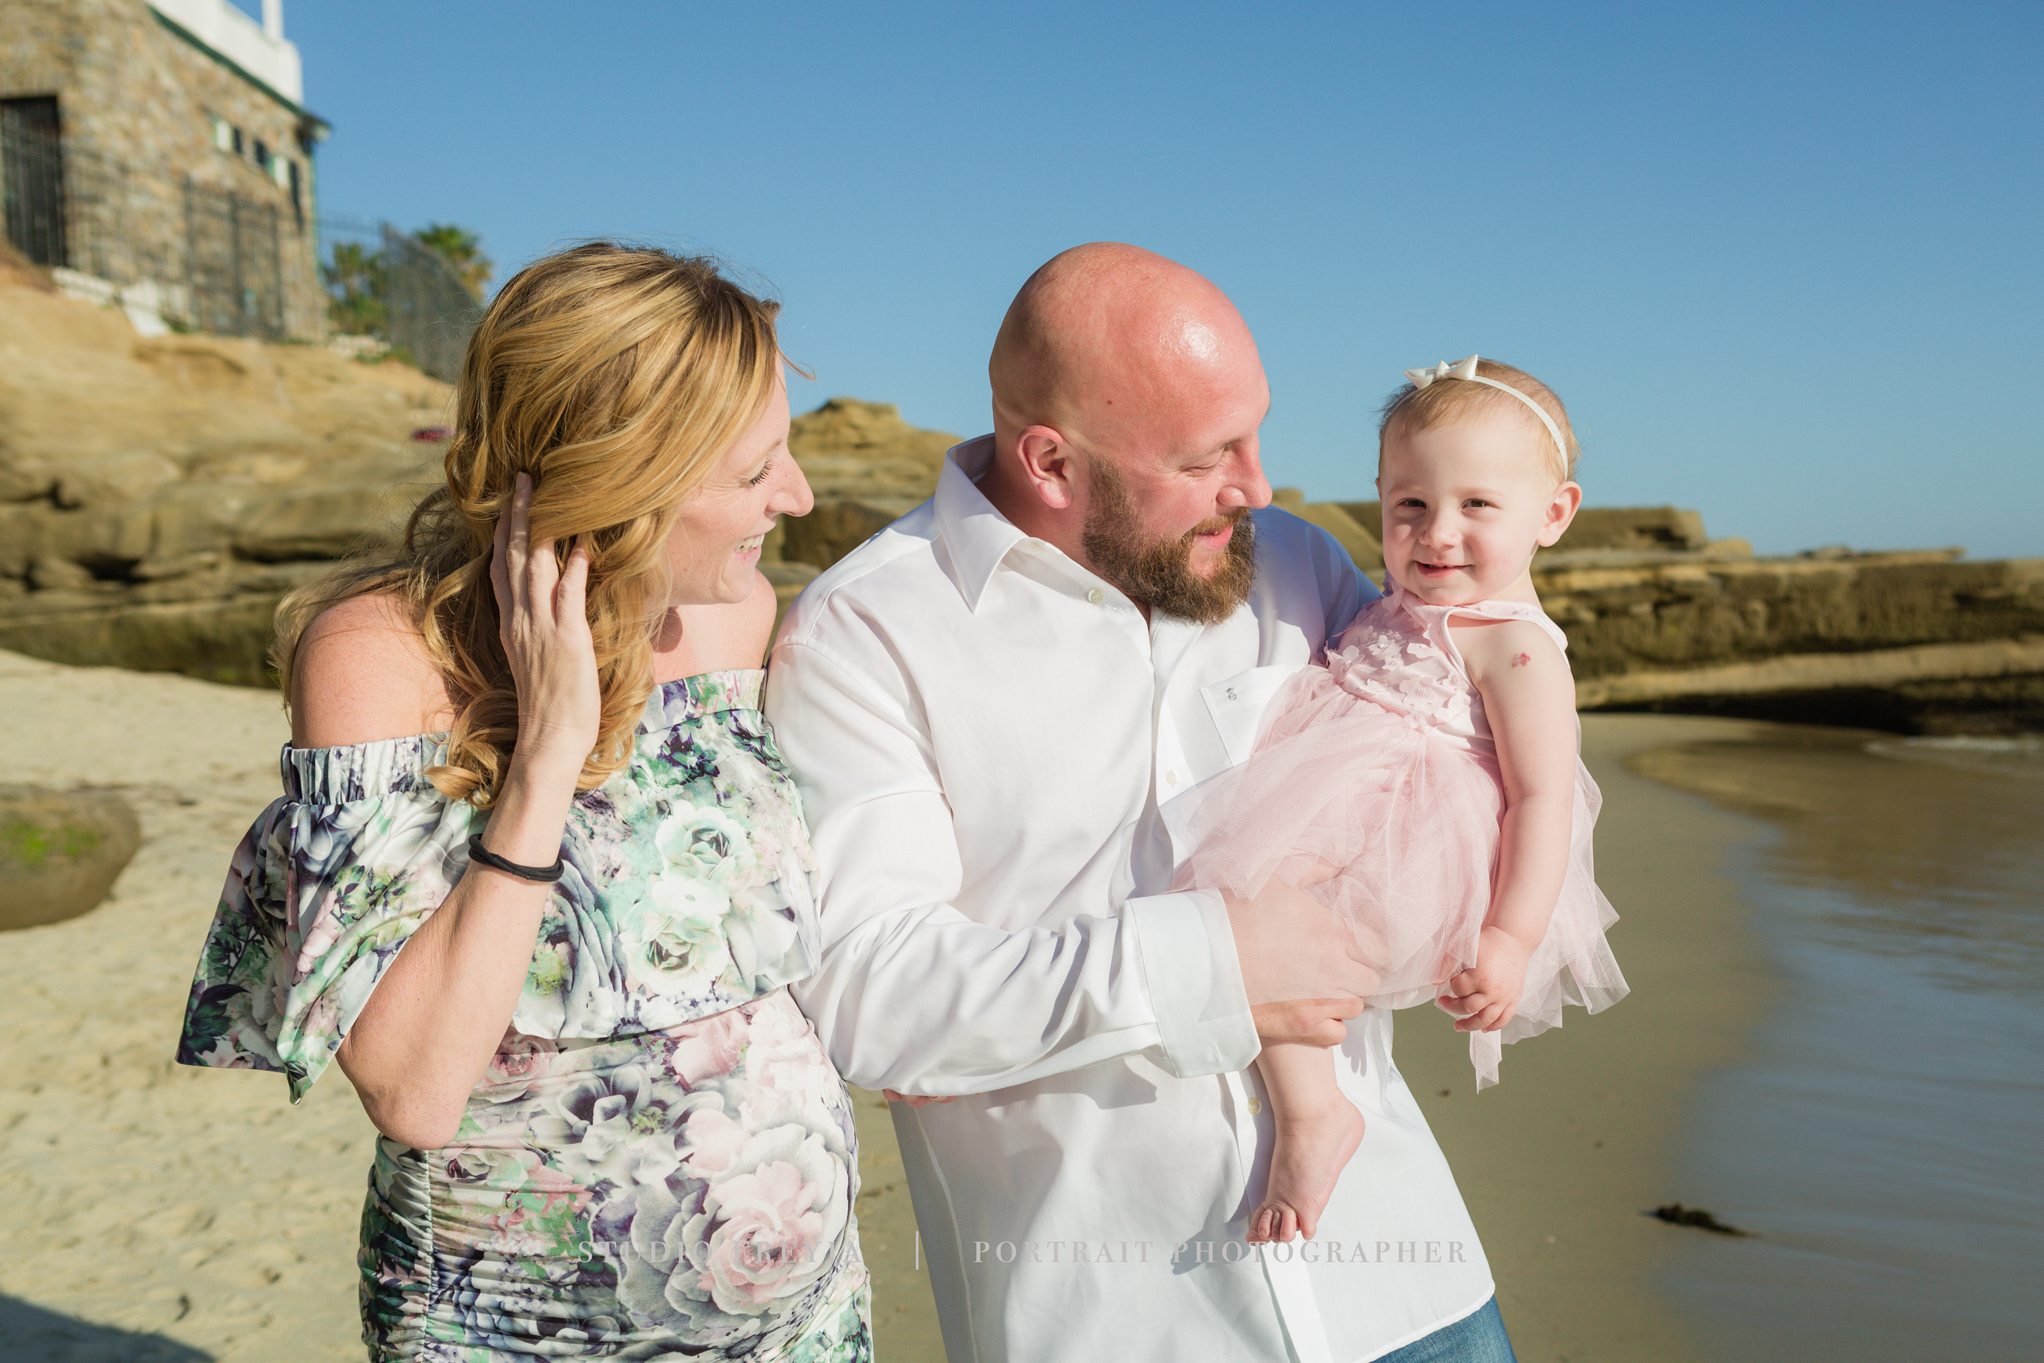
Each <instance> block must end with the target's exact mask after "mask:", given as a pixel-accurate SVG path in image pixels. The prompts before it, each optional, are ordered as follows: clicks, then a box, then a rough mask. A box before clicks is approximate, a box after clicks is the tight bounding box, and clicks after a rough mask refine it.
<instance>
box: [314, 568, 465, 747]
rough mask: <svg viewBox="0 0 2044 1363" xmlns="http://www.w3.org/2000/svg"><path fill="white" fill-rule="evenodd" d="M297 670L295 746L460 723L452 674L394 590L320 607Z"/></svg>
mask: <svg viewBox="0 0 2044 1363" xmlns="http://www.w3.org/2000/svg"><path fill="white" fill-rule="evenodd" d="M291 672H292V676H291V689H292V693H293V694H292V696H291V746H293V747H295V748H344V747H347V746H349V745H350V744H354V743H374V742H377V741H378V740H380V739H386V738H404V737H407V736H408V735H411V734H422V733H437V732H440V731H442V730H444V729H446V728H447V727H448V726H449V725H450V724H451V723H452V722H453V718H454V716H453V708H452V706H451V705H450V704H449V701H448V696H447V682H446V679H445V678H444V677H443V676H442V675H441V673H440V669H439V668H438V667H437V666H435V665H434V663H433V660H432V659H431V658H430V657H429V656H428V655H427V653H426V643H425V640H424V639H422V638H421V637H420V636H419V631H418V628H417V627H416V626H415V625H413V624H412V621H411V617H410V615H409V613H408V612H407V611H406V609H405V607H404V604H403V602H402V600H401V599H400V598H399V597H398V596H397V595H396V594H395V593H391V592H370V593H365V594H364V595H362V596H353V597H349V598H348V599H347V600H345V601H341V602H337V603H336V604H334V605H332V606H329V607H327V609H325V610H324V611H321V612H320V613H319V615H318V616H316V617H315V618H314V619H313V621H312V623H311V624H309V625H307V626H306V627H305V633H304V634H303V635H301V636H300V637H299V640H298V651H297V655H296V657H295V658H294V660H293V666H292V669H291Z"/></svg>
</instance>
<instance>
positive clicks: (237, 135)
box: [234, 128, 242, 156]
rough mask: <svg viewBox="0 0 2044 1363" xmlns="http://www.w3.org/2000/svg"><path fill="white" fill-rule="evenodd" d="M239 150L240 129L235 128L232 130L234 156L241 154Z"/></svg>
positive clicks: (240, 144) (240, 149)
mask: <svg viewBox="0 0 2044 1363" xmlns="http://www.w3.org/2000/svg"><path fill="white" fill-rule="evenodd" d="M241 152H242V141H241V129H239V128H236V129H235V130H234V154H235V155H236V156H239V155H241Z"/></svg>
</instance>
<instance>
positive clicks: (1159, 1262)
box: [767, 243, 1510, 1363]
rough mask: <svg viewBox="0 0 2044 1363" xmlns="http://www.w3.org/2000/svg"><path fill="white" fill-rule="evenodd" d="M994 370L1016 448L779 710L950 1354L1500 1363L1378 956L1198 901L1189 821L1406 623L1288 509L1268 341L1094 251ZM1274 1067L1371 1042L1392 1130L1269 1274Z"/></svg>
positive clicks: (877, 584)
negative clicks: (1304, 687)
mask: <svg viewBox="0 0 2044 1363" xmlns="http://www.w3.org/2000/svg"><path fill="white" fill-rule="evenodd" d="M989 377H990V379H991V382H992V388H993V415H994V432H993V434H992V435H989V436H982V437H980V438H979V439H977V440H971V441H967V442H966V443H964V444H962V445H959V446H958V447H956V448H955V449H953V450H952V451H951V452H950V453H949V455H948V456H947V459H946V462H945V466H944V469H943V472H942V475H941V477H940V480H939V483H938V488H937V493H936V495H935V496H934V497H933V498H932V499H931V500H930V501H929V502H927V503H925V504H924V505H922V506H921V507H918V508H917V509H916V510H915V511H913V512H911V513H910V514H909V515H907V516H905V517H903V518H902V519H901V520H900V521H898V522H896V523H895V524H894V525H892V526H890V527H888V529H886V530H884V531H883V532H881V533H880V534H879V535H877V536H875V537H874V538H873V539H872V540H870V541H869V542H867V543H866V544H865V545H863V546H861V547H860V548H859V549H857V550H856V551H854V552H853V553H852V554H850V555H849V556H847V557H846V558H845V559H844V560H843V561H842V562H840V563H839V564H837V565H836V566H835V567H833V568H832V569H831V570H830V571H828V572H826V573H825V574H823V575H822V576H821V577H819V578H818V579H817V580H816V581H815V582H814V583H812V584H811V585H810V587H809V588H808V590H807V591H805V592H804V593H803V595H802V597H801V598H800V599H799V600H798V601H797V602H796V604H795V605H794V607H793V608H792V609H791V610H790V612H789V615H788V619H787V621H786V622H785V624H784V625H783V628H782V631H781V635H780V638H779V640H778V641H777V642H776V644H775V647H774V651H773V655H772V666H771V669H770V672H769V679H768V690H767V713H768V717H769V718H770V719H771V721H772V723H773V727H774V731H775V734H776V737H777V741H778V742H779V744H780V747H781V750H782V752H783V754H784V755H785V757H786V758H787V760H788V762H789V763H790V765H791V767H792V768H793V770H794V773H795V778H796V781H797V783H798V784H799V785H800V787H801V789H802V794H803V804H804V808H805V811H806V813H807V816H808V819H809V824H810V828H811V833H812V842H813V846H814V851H815V858H816V876H815V883H816V888H817V894H818V897H819V905H820V915H821V922H822V926H823V934H824V953H823V965H822V968H821V969H820V970H819V972H818V973H817V974H816V975H815V976H814V977H812V978H811V979H810V980H808V981H807V982H805V983H804V984H802V985H800V986H797V988H796V991H795V992H796V996H797V998H798V999H799V1000H800V1002H801V1003H802V1005H803V1008H804V1010H805V1011H806V1012H807V1013H808V1014H809V1016H810V1018H811V1019H812V1020H813V1021H814V1023H815V1025H816V1028H817V1031H818V1032H819V1033H820V1034H821V1036H822V1038H823V1040H824V1043H825V1045H826V1046H827V1047H828V1048H829V1050H830V1054H831V1058H832V1059H833V1061H835V1062H836V1064H837V1066H838V1068H839V1070H840V1071H842V1072H843V1074H844V1076H845V1077H846V1079H848V1080H849V1081H850V1082H852V1083H855V1084H861V1085H865V1086H867V1087H871V1088H884V1089H889V1090H894V1091H898V1092H899V1093H903V1094H911V1095H917V1097H916V1099H914V1100H911V1101H897V1102H896V1103H894V1104H893V1115H894V1120H895V1129H896V1131H897V1133H898V1135H899V1137H900V1141H901V1148H902V1158H903V1161H904V1163H905V1165H906V1172H907V1175H908V1180H909V1186H910V1190H911V1193H912V1195H913V1197H914V1200H915V1207H916V1218H917V1221H918V1223H919V1225H920V1226H921V1230H922V1244H923V1250H924V1252H925V1255H926V1257H927V1259H928V1262H929V1269H930V1275H931V1285H932V1287H933V1289H934V1290H935V1294H936V1298H937V1303H938V1313H939V1316H940V1317H941V1320H942V1325H943V1330H944V1341H945V1348H946V1351H947V1353H948V1354H949V1355H950V1357H951V1359H952V1360H953V1361H954V1363H962V1360H968V1359H970V1360H978V1361H979V1363H997V1361H1011V1363H1051V1361H1052V1360H1069V1359H1091V1358H1102V1359H1105V1358H1113V1359H1117V1360H1126V1359H1158V1360H1171V1361H1172V1363H1185V1361H1186V1360H1194V1361H1197V1360H1205V1359H1213V1360H1221V1359H1229V1360H1233V1359H1285V1358H1293V1359H1298V1360H1302V1363H1323V1361H1325V1363H1348V1361H1349V1360H1363V1359H1374V1358H1382V1357H1397V1356H1399V1355H1402V1354H1405V1353H1406V1351H1407V1349H1408V1348H1409V1349H1411V1350H1413V1351H1414V1352H1413V1353H1412V1354H1411V1355H1410V1356H1411V1357H1415V1358H1417V1357H1425V1358H1429V1359H1434V1358H1441V1359H1446V1358H1462V1359H1472V1360H1473V1359H1484V1360H1489V1359H1496V1358H1509V1357H1510V1349H1509V1345H1507V1344H1505V1343H1504V1335H1503V1330H1502V1326H1501V1325H1499V1324H1498V1322H1497V1316H1496V1308H1495V1305H1494V1304H1492V1303H1491V1291H1492V1286H1491V1280H1490V1274H1489V1270H1488V1267H1487V1266H1486V1265H1485V1263H1484V1258H1483V1253H1482V1250H1481V1248H1480V1247H1479V1246H1478V1244H1477V1239H1476V1234H1475V1231H1474V1229H1473V1228H1472V1227H1471V1225H1470V1223H1469V1218H1468V1214H1467V1212H1466V1211H1465V1209H1464V1208H1463V1205H1462V1201H1461V1198H1460V1196H1459V1194H1458V1193H1457V1192H1456V1190H1455V1186H1454V1181H1453V1179H1452V1178H1451V1177H1450V1175H1449V1173H1448V1169H1447V1165H1446V1163H1445V1161H1444V1160H1443V1159H1442V1157H1441V1154H1440V1151H1439V1148H1438V1147H1437V1146H1436V1145H1435V1143H1434V1140H1433V1137H1432V1135H1431V1133H1430V1132H1429V1131H1428V1130H1427V1127H1426V1123H1425V1120H1424V1119H1423V1118H1422V1117H1421V1115H1420V1112H1419V1109H1418V1106H1417V1104H1415V1103H1414V1101H1413V1099H1412V1095H1411V1093H1410V1092H1409V1091H1408V1090H1407V1088H1406V1086H1405V1084H1404V1082H1403V1080H1401V1079H1400V1078H1399V1076H1398V1072H1397V1070H1396V1069H1395V1068H1393V1066H1392V1063H1391V1022H1390V1015H1389V1014H1388V1013H1386V1012H1384V1011H1383V1010H1380V1009H1369V1010H1364V1009H1362V1008H1361V1007H1360V1004H1359V1002H1358V1001H1357V1000H1355V999H1354V998H1352V997H1350V998H1349V999H1348V1001H1347V1002H1346V1003H1345V1004H1342V1003H1335V1002H1328V1001H1327V1000H1330V999H1334V998H1337V997H1339V996H1345V995H1353V994H1355V993H1361V992H1366V990H1367V987H1368V986H1367V980H1368V976H1367V973H1366V972H1365V971H1363V970H1362V969H1361V967H1360V965H1359V964H1358V963H1357V962H1355V961H1353V960H1352V959H1350V957H1349V956H1348V954H1347V953H1348V949H1349V938H1348V936H1347V933H1346V931H1345V929H1343V928H1341V927H1340V926H1339V925H1338V924H1337V923H1335V922H1334V921H1333V919H1332V918H1331V917H1330V916H1329V915H1328V914H1327V912H1326V911H1325V910H1324V909H1322V908H1321V907H1320V906H1319V905H1317V904H1314V903H1313V901H1311V900H1310V899H1308V898H1306V897H1305V896H1303V895H1300V894H1297V893H1296V892H1294V891H1290V890H1288V889H1287V888H1286V887H1284V886H1282V885H1273V887H1272V889H1271V890H1269V891H1266V893H1265V895H1264V896H1263V897H1262V898H1261V899H1259V900H1258V901H1255V902H1253V903H1248V904H1230V903H1224V902H1222V901H1221V900H1220V899H1219V898H1218V897H1215V896H1210V895H1204V894H1198V893H1184V894H1172V893H1166V892H1165V888H1166V886H1167V885H1168V884H1169V883H1170V880H1171V874H1172V869H1173V867H1174V865H1175V864H1176V863H1177V861H1178V860H1179V859H1180V858H1181V857H1182V855H1183V854H1184V852H1185V851H1186V849H1185V848H1184V847H1182V846H1179V845H1177V843H1176V842H1174V833H1173V829H1172V819H1171V817H1170V812H1171V802H1172V800H1173V799H1174V797H1176V796H1177V795H1179V794H1182V793H1184V792H1186V791H1188V790H1190V789H1191V787H1192V786H1194V785H1195V784H1197V783H1198V782H1199V781H1201V780H1203V779H1205V778H1206V777H1208V776H1210V775H1213V774H1215V773H1217V772H1219V771H1221V770H1224V769H1225V768H1226V767H1227V766H1229V765H1230V764H1231V763H1233V762H1236V761H1240V760H1241V759H1242V758H1244V757H1245V756H1247V754H1248V751H1249V748H1250V747H1251V745H1252V744H1253V741H1254V737H1255V731H1256V721H1257V718H1258V716H1259V714H1260V713H1261V709H1262V705H1263V703H1264V702H1265V701H1266V700H1268V699H1269V698H1270V696H1271V695H1272V694H1273V693H1274V692H1275V690H1276V689H1277V687H1278V685H1279V684H1280V683H1282V681H1283V680H1284V678H1285V677H1287V676H1289V675H1290V674H1291V673H1292V672H1293V671H1295V670H1296V669H1297V668H1298V667H1300V666H1302V665H1303V664H1305V663H1306V662H1307V661H1308V660H1309V659H1310V658H1311V657H1312V656H1313V655H1314V654H1315V653H1316V652H1317V651H1318V650H1319V649H1320V648H1321V645H1322V643H1323V641H1324V640H1325V639H1326V638H1327V637H1328V636H1329V635H1330V633H1332V632H1333V631H1335V630H1338V629H1339V628H1341V627H1342V626H1343V625H1345V624H1346V623H1347V622H1348V621H1349V619H1350V618H1351V617H1353V616H1354V614H1355V613H1356V611H1357V610H1358V609H1360V607H1361V606H1362V604H1363V603H1364V602H1365V601H1367V600H1369V599H1370V598H1371V597H1372V596H1374V595H1375V590H1374V588H1372V587H1371V586H1370V584H1369V583H1368V581H1367V580H1366V579H1364V578H1363V577H1362V576H1361V574H1360V573H1358V572H1357V571H1356V569H1355V567H1354V565H1353V564H1352V563H1351V562H1350V561H1349V559H1348V557H1347V555H1346V554H1345V553H1344V552H1343V551H1342V549H1341V548H1340V546H1339V545H1338V544H1336V543H1335V541H1334V540H1333V539H1332V538H1331V537H1329V536H1328V535H1326V534H1325V533H1323V532H1322V531H1320V530H1318V529H1316V528H1314V527H1312V526H1310V525H1308V524H1306V523H1305V522H1303V521H1301V520H1299V519H1297V518H1295V517H1292V516H1288V515H1286V514H1284V513H1282V512H1277V511H1273V510H1271V509H1269V501H1270V488H1269V485H1268V483H1266V482H1265V480H1264V476H1263V471H1262V466H1261V462H1260V458H1259V449H1258V443H1257V433H1258V429H1259V427H1260V426H1261V424H1262V421H1263V418H1264V415H1265V413H1266V411H1267V410H1268V408H1269V402H1270V396H1269V389H1268V387H1267V385H1266V382H1265V379H1264V374H1263V367H1262V364H1261V361H1260V360H1259V358H1258V356H1257V352H1256V346H1255V342H1254V340H1253V338H1252V337H1251V335H1250V333H1249V330H1248V328H1247V326H1246V325H1245V324H1244V323H1243V321H1242V319H1241V317H1240V316H1239V314H1238V313H1237V312H1236V310H1235V308H1234V306H1233V305H1232V304H1231V303H1229V301H1228V299H1227V298H1226V297H1225V296H1224V295H1223V294H1222V293H1221V292H1220V290H1218V289H1216V288H1215V287H1214V286H1213V285H1212V284H1211V283H1209V282H1208V281H1207V280H1205V279H1204V278H1202V277H1201V276H1199V275H1198V274H1196V273H1194V272H1193V271H1191V270H1188V269H1186V268H1185V267H1183V266H1181V265H1177V264H1175V263H1173V262H1171V261H1168V260H1165V259H1164V258H1162V257H1160V256H1157V255H1154V254H1152V253H1150V252H1147V251H1143V250H1140V249H1138V248H1136V247H1132V246H1123V245H1116V244H1111V243H1097V244H1094V245H1090V246H1082V247H1078V248H1076V249H1074V250H1071V251H1067V252H1065V253H1064V254H1062V255H1060V256H1058V257H1056V258H1055V259H1053V260H1051V261H1050V262H1049V263H1048V264H1046V265H1045V266H1044V267H1043V268H1042V269H1040V270H1038V271H1037V272H1036V274H1034V275H1033V276H1031V278H1030V279H1029V281H1028V282H1027V283H1026V284H1024V286H1023V288H1022V290H1021V292H1020V293H1019V294H1018V295H1017V296H1016V299H1015V302H1014V304H1013V305H1012V306H1011V307H1010V309H1009V311H1008V314H1007V317H1006V318H1005V320H1004V321H1003V322H1002V325H1001V330H1000V333H999V335H998V337H997V338H996V341H995V344H994V351H993V357H992V360H991V362H990V364H989ZM1344 1019H1352V1020H1348V1021H1346V1022H1344ZM1259 1035H1261V1036H1262V1037H1265V1038H1269V1039H1273V1040H1305V1041H1313V1042H1315V1043H1316V1044H1320V1045H1338V1047H1339V1050H1338V1051H1337V1056H1338V1064H1337V1070H1338V1073H1339V1075H1340V1082H1341V1084H1342V1088H1343V1091H1344V1093H1345V1094H1347V1096H1348V1097H1349V1098H1350V1099H1351V1101H1353V1102H1354V1103H1355V1104H1356V1106H1357V1108H1358V1109H1359V1110H1360V1111H1362V1112H1363V1114H1364V1116H1365V1119H1366V1123H1367V1130H1366V1134H1365V1136H1364V1138H1363V1143H1362V1146H1361V1148H1360V1150H1359V1152H1358V1154H1357V1156H1356V1158H1355V1159H1353V1160H1352V1161H1351V1162H1350V1164H1349V1166H1348V1168H1347V1170H1346V1171H1345V1172H1344V1173H1343V1175H1342V1178H1341V1180H1340V1182H1339V1184H1338V1185H1337V1187H1336V1190H1335V1194H1334V1197H1333V1198H1332V1199H1331V1200H1330V1202H1329V1204H1328V1207H1327V1211H1326V1212H1325V1213H1324V1214H1323V1217H1322V1220H1321V1223H1320V1231H1319V1236H1318V1238H1317V1239H1316V1240H1315V1241H1312V1242H1297V1243H1293V1244H1286V1245H1276V1246H1266V1247H1262V1248H1258V1247H1253V1246H1250V1245H1248V1244H1247V1243H1246V1241H1245V1240H1244V1233H1245V1231H1246V1229H1247V1220H1246V1218H1247V1216H1248V1214H1249V1213H1250V1212H1251V1211H1252V1210H1253V1209H1254V1208H1255V1206H1256V1203H1257V1199H1258V1195H1259V1193H1260V1189H1261V1182H1262V1179H1263V1177H1264V1175H1265V1172H1266V1171H1267V1169H1268V1163H1269V1155H1270V1146H1271V1132H1270V1127H1269V1122H1270V1117H1269V1114H1268V1111H1267V1109H1266V1106H1265V1104H1264V1103H1263V1101H1262V1096H1261V1090H1260V1088H1259V1085H1258V1081H1257V1078H1256V1075H1255V1072H1254V1070H1253V1069H1252V1068H1250V1062H1251V1061H1252V1060H1253V1059H1254V1058H1255V1057H1256V1054H1257V1051H1258V1049H1259V1045H1260V1042H1259ZM926 1098H939V1099H955V1101H941V1102H935V1103H928V1102H924V1101H923V1100H924V1099H926ZM1500 1350H1502V1352H1499V1351H1500Z"/></svg>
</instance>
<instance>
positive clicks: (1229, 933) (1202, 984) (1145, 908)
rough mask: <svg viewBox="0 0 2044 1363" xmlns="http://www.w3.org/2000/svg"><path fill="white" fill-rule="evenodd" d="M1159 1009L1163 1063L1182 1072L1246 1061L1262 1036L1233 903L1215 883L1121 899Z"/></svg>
mask: <svg viewBox="0 0 2044 1363" xmlns="http://www.w3.org/2000/svg"><path fill="white" fill-rule="evenodd" d="M1121 916H1122V920H1123V923H1124V924H1125V925H1126V926H1127V927H1129V928H1133V929H1134V937H1135V948H1136V955H1137V958H1138V960H1139V961H1140V962H1141V965H1142V972H1143V983H1144V985H1145V986H1146V987H1147V988H1148V990H1149V994H1150V1008H1151V1011H1152V1012H1154V1013H1155V1014H1156V1018H1157V1035H1158V1040H1159V1044H1160V1045H1161V1046H1162V1047H1163V1050H1164V1068H1165V1069H1166V1070H1168V1071H1170V1072H1171V1073H1172V1074H1174V1075H1177V1076H1178V1077H1179V1078H1181V1079H1185V1078H1190V1077H1192V1076H1193V1075H1199V1074H1225V1073H1228V1072H1229V1071H1231V1070H1239V1069H1244V1068H1246V1067H1247V1066H1248V1065H1249V1064H1250V1062H1252V1061H1254V1060H1255V1059H1256V1055H1257V1052H1258V1051H1259V1050H1260V1049H1261V1048H1262V1043H1261V1042H1260V1041H1258V1040H1257V1036H1256V1023H1255V1021H1254V1020H1253V1019H1252V1018H1251V1017H1250V1015H1249V996H1248V994H1247V993H1245V992H1244V991H1243V988H1242V966H1241V963H1240V962H1239V961H1237V960H1236V958H1235V933H1234V930H1233V929H1232V928H1230V927H1229V926H1228V910H1227V906H1226V905H1224V904H1223V903H1222V902H1221V897H1220V896H1219V895H1218V894H1215V893H1214V892H1212V891H1211V890H1191V891H1186V892H1183V893H1179V894H1159V895H1146V896H1144V897H1142V898H1139V899H1131V900H1129V901H1127V902H1126V903H1125V904H1123V905H1122V910H1121Z"/></svg>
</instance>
